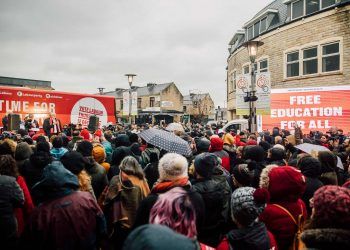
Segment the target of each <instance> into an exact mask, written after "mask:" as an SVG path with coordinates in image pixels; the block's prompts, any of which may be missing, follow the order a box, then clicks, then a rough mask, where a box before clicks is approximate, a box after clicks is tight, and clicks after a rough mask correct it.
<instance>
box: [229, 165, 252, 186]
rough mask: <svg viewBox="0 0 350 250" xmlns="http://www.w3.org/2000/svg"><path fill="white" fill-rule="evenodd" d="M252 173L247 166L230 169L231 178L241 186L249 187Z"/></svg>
mask: <svg viewBox="0 0 350 250" xmlns="http://www.w3.org/2000/svg"><path fill="white" fill-rule="evenodd" d="M253 175H254V173H253V171H250V170H249V168H248V164H240V165H236V166H235V167H234V168H233V169H232V177H233V178H235V180H236V181H237V182H238V183H239V184H241V185H242V186H250V185H251V182H252V179H253Z"/></svg>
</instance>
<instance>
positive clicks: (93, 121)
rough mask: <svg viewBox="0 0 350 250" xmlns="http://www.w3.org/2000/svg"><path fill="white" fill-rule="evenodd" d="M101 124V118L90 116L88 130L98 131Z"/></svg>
mask: <svg viewBox="0 0 350 250" xmlns="http://www.w3.org/2000/svg"><path fill="white" fill-rule="evenodd" d="M99 122H100V120H99V118H98V117H97V116H96V115H92V116H90V118H89V125H88V130H90V131H95V130H97V129H98V125H99Z"/></svg>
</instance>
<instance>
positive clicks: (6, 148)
mask: <svg viewBox="0 0 350 250" xmlns="http://www.w3.org/2000/svg"><path fill="white" fill-rule="evenodd" d="M16 147H17V143H16V142H15V141H14V140H12V139H9V138H6V139H4V140H2V141H0V155H7V154H8V155H11V156H12V157H13V158H14V157H15V152H16Z"/></svg>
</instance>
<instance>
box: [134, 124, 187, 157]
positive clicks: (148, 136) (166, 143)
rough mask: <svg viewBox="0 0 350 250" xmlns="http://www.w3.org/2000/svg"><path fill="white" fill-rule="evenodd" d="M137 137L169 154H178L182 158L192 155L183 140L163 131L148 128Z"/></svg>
mask: <svg viewBox="0 0 350 250" xmlns="http://www.w3.org/2000/svg"><path fill="white" fill-rule="evenodd" d="M139 136H140V137H141V138H142V139H144V140H145V141H146V142H147V143H149V144H152V145H153V146H156V147H159V148H161V149H164V150H165V151H167V152H169V153H178V154H180V155H184V156H189V155H191V153H192V150H191V148H190V145H188V143H187V142H186V141H185V140H183V139H181V138H180V137H178V136H176V135H175V134H173V133H171V132H168V131H165V130H159V129H155V128H150V129H147V130H144V131H142V132H141V133H140V134H139Z"/></svg>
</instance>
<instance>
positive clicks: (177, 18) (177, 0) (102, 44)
mask: <svg viewBox="0 0 350 250" xmlns="http://www.w3.org/2000/svg"><path fill="white" fill-rule="evenodd" d="M271 1H272V0H243V1H239V0H30V1H26V0H24V1H23V0H22V1H20V0H1V1H0V75H1V76H10V77H18V78H28V79H40V80H49V81H52V85H53V87H54V88H55V89H56V90H61V91H74V92H83V93H94V92H97V87H104V88H106V90H113V89H115V88H117V87H119V88H123V87H124V88H127V87H128V83H127V79H126V77H125V76H124V74H125V73H135V74H137V77H136V79H135V85H140V86H142V85H145V84H146V83H147V82H155V83H165V82H175V83H176V84H177V86H178V87H179V88H180V91H181V92H182V93H183V94H184V95H185V94H188V92H189V90H198V91H200V92H201V93H204V92H209V93H210V94H211V96H212V97H213V99H214V101H215V104H216V105H223V104H224V100H225V99H226V96H225V92H226V86H225V78H226V73H225V68H226V59H227V56H228V51H227V47H228V43H229V41H230V39H231V38H232V36H233V34H234V33H235V31H236V30H237V29H240V28H241V27H242V25H243V24H244V23H245V22H246V21H248V20H249V19H250V18H252V17H253V16H254V14H256V13H257V12H258V11H259V10H260V9H262V8H263V7H264V6H266V5H267V4H268V3H269V2H271Z"/></svg>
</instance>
